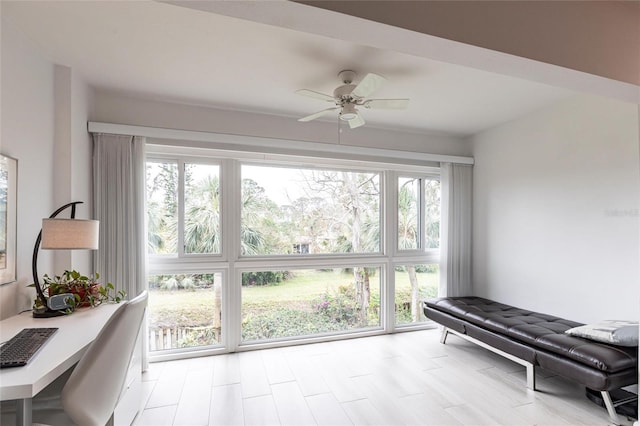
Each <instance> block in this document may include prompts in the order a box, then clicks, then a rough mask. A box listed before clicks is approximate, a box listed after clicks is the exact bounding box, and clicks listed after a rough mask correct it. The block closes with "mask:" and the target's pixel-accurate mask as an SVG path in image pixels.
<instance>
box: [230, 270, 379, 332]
mask: <svg viewBox="0 0 640 426" xmlns="http://www.w3.org/2000/svg"><path fill="white" fill-rule="evenodd" d="M265 275H267V276H268V277H267V278H264V279H263V277H264V276H265ZM274 281H277V282H278V285H270V283H271V282H274ZM242 282H243V286H242V340H243V341H256V340H265V339H279V338H284V337H299V336H306V335H311V334H327V333H335V332H345V331H353V330H358V329H366V328H370V327H380V325H381V323H380V268H375V267H363V266H355V267H349V268H336V269H326V268H325V269H306V270H300V269H292V270H290V271H255V272H243V273H242Z"/></svg>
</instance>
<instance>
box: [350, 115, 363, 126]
mask: <svg viewBox="0 0 640 426" xmlns="http://www.w3.org/2000/svg"><path fill="white" fill-rule="evenodd" d="M347 123H349V127H350V128H352V129H355V128H356V127H360V126H362V125H364V118H362V116H361V115H360V114H358V116H357V117H356V118H354V119H352V120H349V121H347Z"/></svg>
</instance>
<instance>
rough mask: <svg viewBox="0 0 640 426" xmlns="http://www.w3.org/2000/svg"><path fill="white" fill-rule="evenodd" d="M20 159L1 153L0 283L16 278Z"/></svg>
mask: <svg viewBox="0 0 640 426" xmlns="http://www.w3.org/2000/svg"><path fill="white" fill-rule="evenodd" d="M17 179H18V161H17V160H16V159H14V158H10V157H7V156H4V155H0V285H2V284H7V283H10V282H13V281H15V280H16V209H17V200H18V196H17V192H18V188H17Z"/></svg>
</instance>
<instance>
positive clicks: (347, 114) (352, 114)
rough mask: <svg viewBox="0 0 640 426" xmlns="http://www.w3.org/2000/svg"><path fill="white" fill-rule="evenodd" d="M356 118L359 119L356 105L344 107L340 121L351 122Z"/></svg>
mask: <svg viewBox="0 0 640 426" xmlns="http://www.w3.org/2000/svg"><path fill="white" fill-rule="evenodd" d="M356 118H358V111H357V110H356V107H355V105H353V104H346V105H345V106H343V107H342V111H341V112H340V120H342V121H351V120H354V119H356Z"/></svg>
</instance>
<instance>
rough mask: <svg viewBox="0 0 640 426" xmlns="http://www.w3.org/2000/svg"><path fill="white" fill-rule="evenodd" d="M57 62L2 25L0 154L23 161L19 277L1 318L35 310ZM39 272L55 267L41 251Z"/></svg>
mask: <svg viewBox="0 0 640 426" xmlns="http://www.w3.org/2000/svg"><path fill="white" fill-rule="evenodd" d="M53 71H54V68H53V64H51V63H50V62H49V61H47V60H45V59H43V58H42V57H41V56H40V55H39V54H38V52H37V49H36V48H35V46H33V45H32V44H30V42H29V40H27V39H26V38H25V37H24V36H23V35H22V34H21V33H20V32H19V31H17V30H15V29H14V28H12V27H11V26H10V24H7V23H6V22H3V23H2V82H1V84H2V99H1V102H2V116H1V118H0V119H1V122H2V123H1V133H0V134H1V137H2V139H1V141H0V151H1V152H2V154H4V155H8V156H10V157H13V158H16V159H17V160H18V215H17V216H18V218H17V222H18V223H17V265H16V269H17V275H18V281H17V282H15V283H12V284H7V285H4V286H2V287H0V317H1V318H6V317H8V316H11V315H14V314H15V313H17V312H18V311H19V310H22V309H28V308H29V307H30V306H31V302H32V300H31V299H32V295H33V294H35V293H34V292H33V290H31V289H27V288H26V285H27V284H29V283H31V282H33V280H32V278H31V254H32V250H33V244H34V243H35V240H36V237H37V235H38V232H39V231H40V226H41V223H42V222H41V220H42V217H43V216H46V215H47V214H48V212H49V211H50V210H51V207H52V205H53V189H52V183H51V182H52V179H53V163H52V161H51V159H52V158H53V141H54V114H53V112H54V79H53ZM39 268H40V271H47V270H50V268H51V256H49V255H48V253H42V252H41V256H40V258H39Z"/></svg>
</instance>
